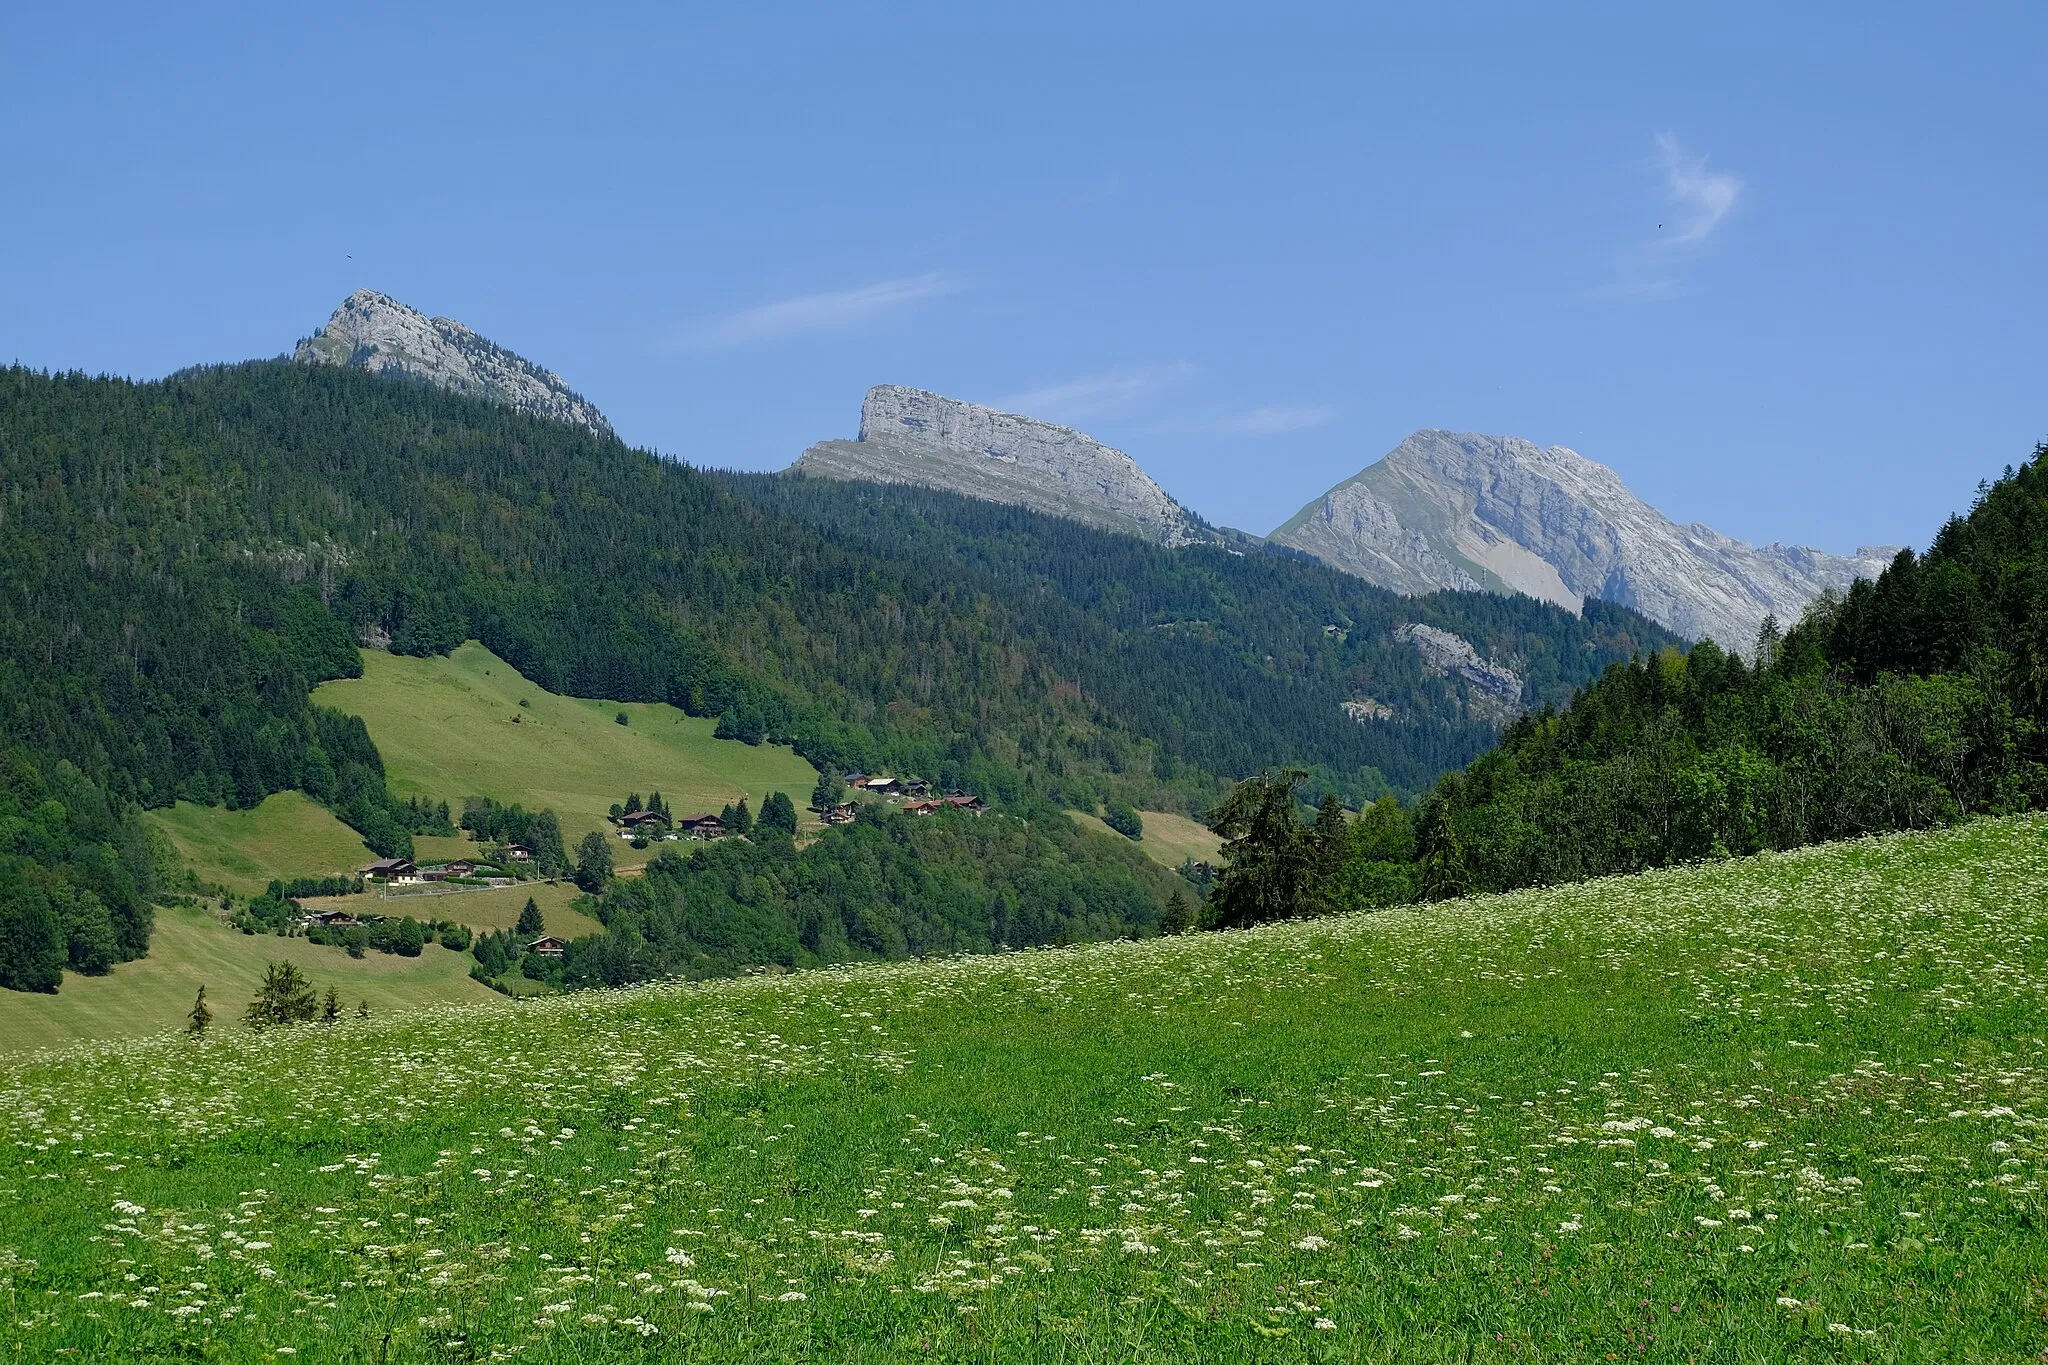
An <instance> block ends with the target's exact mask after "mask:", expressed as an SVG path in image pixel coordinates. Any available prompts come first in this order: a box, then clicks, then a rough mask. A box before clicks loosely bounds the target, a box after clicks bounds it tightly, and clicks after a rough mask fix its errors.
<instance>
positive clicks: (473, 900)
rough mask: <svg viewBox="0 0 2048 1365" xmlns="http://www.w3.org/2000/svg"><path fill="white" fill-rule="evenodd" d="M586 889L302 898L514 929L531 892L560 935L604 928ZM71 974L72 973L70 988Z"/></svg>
mask: <svg viewBox="0 0 2048 1365" xmlns="http://www.w3.org/2000/svg"><path fill="white" fill-rule="evenodd" d="M582 894H583V893H582V892H581V891H579V890H578V889H577V888H576V886H575V885H574V884H573V883H570V882H527V883H524V884H523V885H520V886H504V887H493V888H491V889H489V890H477V891H458V892H440V893H426V892H414V890H413V888H409V887H400V888H398V889H397V891H395V892H394V893H393V894H391V895H389V896H379V895H376V894H374V893H373V894H370V895H364V896H308V897H306V898H305V899H303V900H301V901H300V902H299V904H301V905H303V906H305V907H306V908H307V909H308V910H327V909H333V910H347V911H349V912H351V913H353V914H364V913H369V914H378V915H411V916H412V917H413V918H414V919H417V920H422V921H424V920H453V921H454V922H455V923H457V924H466V925H468V926H469V927H470V928H472V929H510V928H512V927H514V926H515V925H517V924H518V923H519V912H520V911H521V910H522V909H524V908H525V906H526V901H527V898H528V897H531V898H532V899H533V903H534V904H536V905H538V906H539V907H540V912H541V918H542V920H543V921H545V923H546V927H547V932H548V933H550V934H554V935H556V936H557V937H560V938H569V939H574V938H582V937H583V936H584V935H586V934H598V933H602V932H604V926H603V925H601V924H599V923H598V922H597V921H596V920H594V919H592V918H591V917H590V916H588V915H586V914H583V913H582V912H580V911H577V910H572V909H570V908H569V907H570V906H571V905H573V904H575V902H576V900H577V898H578V897H580V896H581V895H582ZM70 980H71V978H69V977H66V978H65V982H66V986H65V989H67V990H68V989H70V985H69V983H70Z"/></svg>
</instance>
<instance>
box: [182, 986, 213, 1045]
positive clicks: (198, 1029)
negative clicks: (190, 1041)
mask: <svg viewBox="0 0 2048 1365" xmlns="http://www.w3.org/2000/svg"><path fill="white" fill-rule="evenodd" d="M212 1024H213V1011H212V1010H210V1009H208V1008H207V1007H206V987H204V986H201V987H200V988H199V998H198V999H196V1000H194V1001H193V1002H192V1010H191V1012H190V1013H189V1014H187V1015H186V1016H185V1032H186V1033H188V1034H190V1035H191V1036H192V1037H194V1038H204V1037H205V1036H206V1030H207V1029H208V1028H209V1027H211V1026H212Z"/></svg>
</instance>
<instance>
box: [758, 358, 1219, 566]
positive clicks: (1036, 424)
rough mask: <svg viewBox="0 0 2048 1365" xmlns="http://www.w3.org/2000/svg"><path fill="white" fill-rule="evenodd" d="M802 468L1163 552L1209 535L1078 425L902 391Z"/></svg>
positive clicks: (879, 392)
mask: <svg viewBox="0 0 2048 1365" xmlns="http://www.w3.org/2000/svg"><path fill="white" fill-rule="evenodd" d="M793 468H794V469H795V470H796V471H797V472H799V473H803V474H812V475H817V476H820V477H823V478H830V479H853V480H861V481H865V482H868V483H908V484H918V485H921V486H923V487H926V488H937V489H942V490H944V491H946V492H949V493H962V494H965V495H966V496H968V497H971V498H981V499H983V500H984V501H987V502H1006V503H1013V504H1016V505H1018V506H1022V507H1029V508H1031V509H1033V510H1034V511H1039V512H1048V513H1051V514H1052V515H1054V516H1060V517H1067V518H1070V519H1071V520H1074V521H1079V522H1085V523H1086V524H1088V525H1090V526H1096V527H1100V528H1102V529H1105V530H1111V531H1124V532H1128V533H1130V534H1132V535H1137V536H1141V537H1143V538H1144V539H1146V540H1152V541H1157V542H1158V543H1160V544H1162V545H1185V544H1187V543H1188V542H1189V541H1191V540H1195V539H1198V538H1200V536H1201V530H1200V527H1201V523H1200V522H1199V521H1198V520H1197V519H1196V518H1195V516H1194V515H1193V514H1192V513H1190V512H1189V511H1188V510H1187V509H1186V508H1184V507H1182V506H1181V505H1180V504H1179V503H1177V502H1175V501H1174V500H1173V498H1172V497H1171V496H1169V495H1168V493H1167V492H1166V490H1165V489H1163V488H1161V487H1160V486H1159V485H1158V484H1156V483H1154V482H1153V481H1152V479H1151V477H1150V476H1149V475H1147V474H1146V473H1145V471H1144V470H1142V469H1140V468H1139V467H1138V462H1137V461H1136V460H1134V459H1132V458H1131V457H1130V456H1128V455H1126V454H1124V453H1123V452H1122V451H1121V450H1115V449H1112V448H1111V447H1109V446H1106V445H1104V444H1102V443H1101V442H1100V441H1097V440H1094V439H1093V438H1091V437H1088V436H1084V435H1082V434H1081V433H1080V432H1078V431H1075V430H1074V429H1073V428H1072V427H1063V426H1058V425H1055V424H1054V423H1052V422H1041V421H1039V420H1038V419H1037V418H1035V417H1022V416H1019V415H1017V414H1015V413H1008V412H998V411H996V410H995V409H994V408H984V407H981V406H979V405H978V404H974V403H963V402H960V401H959V400H958V399H953V398H944V397H941V396H940V395H938V394H936V393H927V392H925V391H924V390H923V389H906V388H901V387H898V386H897V385H894V384H878V385H876V386H875V387H874V388H872V389H869V390H868V394H867V398H866V399H865V400H864V401H863V402H862V403H861V408H860V435H859V436H858V437H857V438H856V439H854V440H851V441H820V442H819V443H818V444H816V445H814V446H812V447H811V448H810V449H809V450H806V451H805V452H804V453H803V455H802V456H800V457H799V458H798V460H797V462H796V464H795V465H794V466H793Z"/></svg>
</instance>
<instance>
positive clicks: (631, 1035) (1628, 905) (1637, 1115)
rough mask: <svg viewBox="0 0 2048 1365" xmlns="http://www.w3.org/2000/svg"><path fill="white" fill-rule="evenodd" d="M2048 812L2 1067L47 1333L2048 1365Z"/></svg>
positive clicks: (12, 1301) (358, 1348)
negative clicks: (1294, 920) (878, 963)
mask: <svg viewBox="0 0 2048 1365" xmlns="http://www.w3.org/2000/svg"><path fill="white" fill-rule="evenodd" d="M2044 887H2048V827H2044V825H2043V823H2042V822H2040V821H2036V820H2032V819H2015V820H2007V821H2000V822H1988V823H1981V824H1975V825H1971V826H1967V827H1964V828H1961V829H1956V830H1950V831H1944V832H1939V833H1933V834H1921V835H1910V836H1904V837H1899V838H1894V839H1888V840H1872V841H1864V842H1859V843H1854V844H1847V845H1839V846H1834V847H1828V848H1822V849H1813V850H1806V851H1803V852H1799V853H1794V854H1788V855H1783V856H1773V857H1764V858H1757V859H1751V860H1745V861H1741V862H1730V863H1722V864H1718V865H1714V866H1708V867H1700V868H1690V869H1679V870H1673V871H1668V872H1661V873H1654V874H1650V875H1647V876H1643V877H1637V878H1628V879H1615V880H1610V881H1604V882H1597V883H1592V884H1588V885H1582V886H1575V887H1569V888H1562V889H1557V890H1551V891H1542V892H1528V893H1522V894H1517V895H1513V896H1507V897H1499V898H1492V899H1486V900H1478V901H1470V902H1459V903H1452V904H1446V905H1440V906H1435V907H1427V908H1417V909H1413V910H1404V911H1396V912H1387V913H1382V914H1378V915H1372V916H1358V917H1348V918H1341V919H1334V920H1326V921H1320V922H1315V923H1308V924H1297V925H1286V926H1280V927H1276V928H1271V929H1266V930H1261V931H1256V932H1250V933H1239V934H1219V935H1208V936H1196V937H1190V938H1183V939H1178V940H1155V941H1148V942H1143V943H1122V944H1112V945H1103V946H1098V947H1090V948H1081V949H1071V950H1061V951H1048V952H1036V953H1025V954H1010V955H1004V956H998V957H989V958H978V959H961V960H952V961H944V962H927V963H911V964H899V965H893V966H882V967H870V968H860V969H855V970H844V971H831V972H816V973H811V974H805V975H798V976H790V977H770V976H757V977H750V978H745V979H741V980H738V981H728V982H716V983H710V984H707V985H702V986H693V987H686V988H685V987H659V988H651V989H643V990H638V991H633V992H628V993H621V994H616V995H602V996H597V995H587V996H579V997H566V998H557V999H550V1000H545V1001H540V1002H534V1003H529V1004H524V1005H521V1006H519V1007H517V1008H511V1007H503V1006H499V1007H493V1008H469V1007H458V1008H448V1009H441V1010H422V1011H419V1012H416V1013H412V1014H409V1015H405V1016H402V1017H397V1018H392V1019H386V1020H372V1021H369V1022H368V1023H343V1024H340V1025H335V1026H331V1027H325V1028H323V1027H318V1026H314V1027H309V1028H306V1029H303V1030H299V1031H296V1032H289V1033H274V1034H270V1035H266V1036H262V1037H255V1036H250V1035H246V1034H243V1033H240V1032H238V1031H237V1030H235V1029H232V1028H223V1029H220V1030H218V1031H217V1036H215V1037H212V1038H209V1039H207V1040H206V1041H204V1042H202V1043H198V1044H193V1043H190V1042H186V1041H183V1040H177V1039H164V1040H159V1041H154V1042H148V1043H140V1044H133V1045H125V1046H117V1047H111V1048H104V1049H100V1050H96V1051H85V1050H81V1051H77V1052H73V1053H70V1054H66V1055H62V1056H57V1057H53V1058H48V1059H43V1060H40V1061H37V1062H35V1063H33V1064H24V1065H18V1066H16V1067H14V1068H12V1069H11V1070H8V1071H6V1072H0V1136H4V1138H5V1139H6V1147H5V1149H4V1150H5V1152H6V1153H7V1154H8V1155H6V1156H4V1157H0V1295H4V1296H5V1304H4V1307H5V1311H6V1313H7V1324H8V1325H7V1328H6V1330H7V1332H8V1334H9V1335H10V1338H11V1340H10V1345H11V1347H12V1349H13V1350H14V1352H15V1354H16V1355H17V1356H18V1357H19V1358H22V1359H39V1360H40V1359H51V1358H57V1357H58V1353H59V1352H61V1351H65V1350H67V1349H68V1350H72V1351H75V1352H76V1353H77V1357H76V1358H88V1359H106V1358H160V1357H161V1358H205V1359H220V1360H276V1359H283V1360H299V1361H313V1360H333V1361H343V1360H348V1361H359V1360H380V1359H388V1360H450V1361H454V1360H482V1359H512V1358H518V1359H534V1360H547V1361H569V1360H574V1361H601V1360H612V1359H621V1360H623V1359H639V1358H644V1357H647V1356H649V1355H653V1354H657V1353H658V1355H659V1358H663V1359H682V1360H690V1359H741V1358H747V1359H821V1360H844V1359H853V1360H881V1359H919V1360H923V1359H952V1360H989V1361H995V1360H1002V1361H1012V1360H1060V1361H1069V1360H1105V1361H1107V1360H1193V1359H1200V1360H1365V1361H1381V1360H1387V1361H1392V1360H1402V1361H1410V1360H1425V1361H1427V1360H1447V1361H1449V1360H1456V1361H1466V1360H1486V1361H1524V1360H1532V1359H1542V1360H1550V1359H1556V1360H1585V1359H1593V1360H1601V1359H1665V1360H1726V1361H1765V1360H1772V1361H1775V1360H1784V1359H1810V1360H1885V1361H1892V1360H1898V1361H1905V1360H1929V1361H1932V1360H1942V1361H1947V1360H1962V1359H2003V1360H2031V1359H2035V1358H2036V1357H2037V1356H2038V1355H2039V1354H2040V1353H2041V1352H2042V1351H2043V1349H2044V1348H2048V1326H2044V1321H2043V1307H2044V1302H2048V1300H2044V1297H2043V1295H2044V1286H2048V1238H2044V1236H2043V1233H2042V1220H2043V1218H2044V1216H2048V1209H2044V1206H2043V1192H2042V1177H2043V1168H2044V1164H2048V1135H2044V1129H2043V1126H2042V1125H2043V1120H2044V1118H2048V1073H2044V1070H2043V1067H2044V1056H2043V1046H2044V1044H2043V1038H2042V1034H2043V1031H2044V1028H2043V1021H2044V1010H2043V1005H2044V999H2043V995H2044V991H2048V933H2044V930H2048V909H2044V902H2043V899H2042V892H2043V889H2044Z"/></svg>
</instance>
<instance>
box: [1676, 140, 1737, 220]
mask: <svg viewBox="0 0 2048 1365" xmlns="http://www.w3.org/2000/svg"><path fill="white" fill-rule="evenodd" d="M1657 169H1658V170H1660V171H1662V172H1663V173H1664V194H1665V198H1666V199H1667V200H1669V202H1670V204H1671V206H1672V208H1673V209H1675V210H1676V211H1677V212H1676V214H1675V216H1674V217H1673V218H1672V219H1671V220H1670V222H1668V223H1667V224H1665V225H1664V226H1665V231H1664V233H1663V240H1664V241H1666V242H1669V243H1672V244H1673V245H1676V246H1689V245H1692V244H1694V243H1697V242H1704V241H1706V240H1707V239H1708V238H1709V237H1712V236H1713V235H1714V233H1715V232H1716V231H1718V230H1719V228H1720V226H1721V224H1722V223H1724V222H1726V221H1727V220H1728V215H1729V213H1730V212H1732V211H1733V210H1734V208H1735V203H1736V201H1737V200H1738V199H1740V198H1741V197H1742V178H1741V177H1740V176H1737V175H1732V174H1730V173H1729V172H1727V171H1710V170H1708V169H1707V161H1706V158H1705V157H1693V156H1688V155H1686V152H1685V148H1683V147H1682V146H1680V145H1679V142H1678V139H1677V137H1676V136H1674V135H1673V134H1670V133H1659V134H1657Z"/></svg>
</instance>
